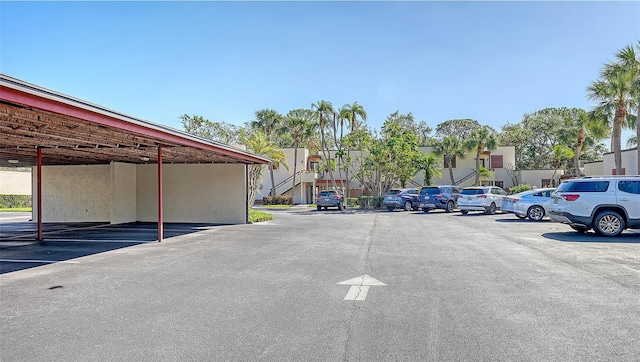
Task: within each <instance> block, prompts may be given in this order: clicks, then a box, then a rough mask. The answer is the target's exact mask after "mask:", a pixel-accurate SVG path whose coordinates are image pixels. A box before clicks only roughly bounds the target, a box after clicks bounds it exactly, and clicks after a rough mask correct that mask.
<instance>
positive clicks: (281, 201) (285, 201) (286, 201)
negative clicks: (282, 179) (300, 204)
mask: <svg viewBox="0 0 640 362" xmlns="http://www.w3.org/2000/svg"><path fill="white" fill-rule="evenodd" d="M262 204H263V205H293V196H285V195H276V196H273V197H271V196H264V197H263V198H262Z"/></svg>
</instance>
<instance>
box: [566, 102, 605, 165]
mask: <svg viewBox="0 0 640 362" xmlns="http://www.w3.org/2000/svg"><path fill="white" fill-rule="evenodd" d="M605 117H606V116H605ZM567 130H568V133H569V134H571V136H572V137H573V138H574V139H575V142H576V148H575V150H574V156H573V157H574V158H573V167H574V173H575V176H578V177H579V176H580V175H581V174H582V173H581V172H580V155H581V153H582V149H583V147H584V146H585V144H589V143H593V140H599V139H602V138H605V137H607V136H608V134H609V126H608V122H607V120H606V118H603V117H601V116H599V115H598V114H597V113H596V112H589V113H587V112H585V111H584V110H583V109H578V110H577V113H576V114H575V115H573V117H571V118H570V119H567Z"/></svg>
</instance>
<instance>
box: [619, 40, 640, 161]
mask: <svg viewBox="0 0 640 362" xmlns="http://www.w3.org/2000/svg"><path fill="white" fill-rule="evenodd" d="M616 59H618V64H619V66H620V67H622V68H623V69H624V70H625V71H627V72H630V73H631V74H632V77H633V78H634V81H633V89H632V93H633V96H634V98H635V103H636V107H637V109H636V122H635V127H636V138H635V139H636V143H635V144H636V146H638V141H637V140H639V139H640V40H639V41H638V43H637V44H636V45H635V46H632V45H627V46H626V47H624V48H622V49H621V50H620V51H619V52H618V54H616ZM628 143H629V142H627V144H628ZM638 173H640V147H638Z"/></svg>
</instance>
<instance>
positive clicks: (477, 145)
mask: <svg viewBox="0 0 640 362" xmlns="http://www.w3.org/2000/svg"><path fill="white" fill-rule="evenodd" d="M465 147H466V148H468V149H470V150H473V149H475V150H476V180H475V184H474V185H480V154H481V153H482V152H484V151H485V150H488V151H493V150H495V149H496V148H498V134H497V132H496V130H495V129H493V128H492V127H490V126H481V127H480V128H476V129H474V130H473V131H471V135H470V136H469V138H468V139H467V140H465Z"/></svg>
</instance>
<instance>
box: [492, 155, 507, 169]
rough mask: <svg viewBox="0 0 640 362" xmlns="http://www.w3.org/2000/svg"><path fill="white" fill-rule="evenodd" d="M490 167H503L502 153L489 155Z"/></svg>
mask: <svg viewBox="0 0 640 362" xmlns="http://www.w3.org/2000/svg"><path fill="white" fill-rule="evenodd" d="M491 168H504V165H503V161H502V155H491Z"/></svg>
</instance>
